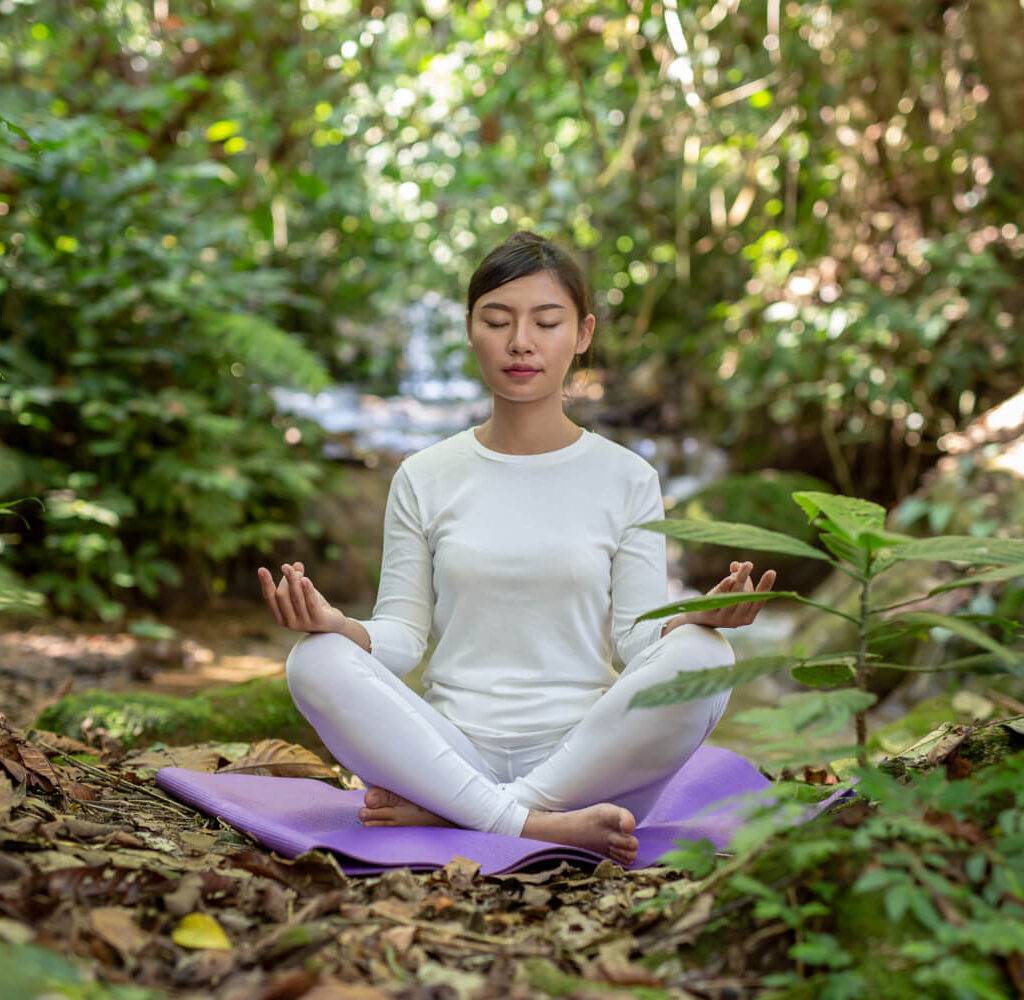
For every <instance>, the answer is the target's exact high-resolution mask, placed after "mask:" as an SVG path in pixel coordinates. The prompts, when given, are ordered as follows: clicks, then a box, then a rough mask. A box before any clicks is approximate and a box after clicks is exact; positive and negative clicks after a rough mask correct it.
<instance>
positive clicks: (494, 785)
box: [285, 625, 735, 836]
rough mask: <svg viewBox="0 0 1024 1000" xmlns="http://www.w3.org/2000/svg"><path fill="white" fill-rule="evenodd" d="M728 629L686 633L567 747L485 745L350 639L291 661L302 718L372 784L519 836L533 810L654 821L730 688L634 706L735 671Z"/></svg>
mask: <svg viewBox="0 0 1024 1000" xmlns="http://www.w3.org/2000/svg"><path fill="white" fill-rule="evenodd" d="M734 662H735V656H734V655H733V651H732V647H731V646H730V645H729V643H728V642H727V641H726V640H725V638H724V637H723V636H721V635H720V634H719V633H718V632H716V631H715V630H713V629H709V628H704V627H703V626H700V625H682V626H679V627H678V628H675V629H673V630H672V631H671V632H669V633H668V635H665V636H662V637H661V638H659V639H656V640H655V641H654V642H652V643H651V644H650V645H649V646H647V647H645V648H644V649H642V650H641V651H640V652H639V653H637V654H636V655H635V656H634V657H633V659H632V660H630V661H629V663H627V664H626V665H625V667H624V669H623V671H622V673H621V674H620V675H619V676H618V677H617V678H616V679H615V681H614V683H613V684H612V685H611V686H610V687H609V688H608V689H607V690H606V691H605V692H604V693H603V694H602V695H601V696H600V698H598V700H597V701H596V702H594V704H593V705H592V706H591V707H590V708H589V709H588V710H587V712H586V714H585V715H584V716H583V717H582V718H581V719H580V721H579V722H578V723H577V724H576V725H575V726H574V727H573V728H572V729H570V730H569V732H568V733H566V734H565V735H564V736H563V737H562V738H561V739H560V740H559V741H558V742H557V743H555V744H553V745H546V746H534V747H527V748H524V749H520V750H491V749H487V748H485V747H482V746H478V745H476V744H475V743H473V742H472V740H470V738H469V737H468V736H467V735H466V734H465V733H464V732H463V731H462V730H461V729H459V728H458V727H457V726H456V725H455V724H454V723H452V722H451V721H449V720H448V719H446V718H445V717H444V716H443V715H441V714H440V713H439V712H438V711H437V710H436V709H435V708H433V706H431V705H429V704H428V703H427V702H426V701H425V700H424V699H423V698H422V697H420V696H419V695H418V694H416V693H415V692H414V691H413V690H412V689H411V688H410V687H409V686H408V685H407V684H406V683H405V682H404V681H402V680H401V678H399V677H397V676H395V674H393V673H392V672H391V671H390V670H388V669H387V668H386V667H385V666H384V665H383V664H382V663H380V661H379V660H377V659H376V658H375V657H374V656H372V655H371V654H370V653H368V652H366V650H365V649H363V648H362V647H361V646H360V645H358V644H357V643H355V642H353V641H352V640H351V639H349V638H348V637H347V636H343V635H340V634H338V633H336V632H323V633H309V634H306V635H304V636H302V637H301V638H300V639H299V640H298V642H296V644H295V646H294V647H293V648H292V650H291V652H290V653H289V654H288V659H287V662H286V665H285V667H286V674H287V680H288V688H289V690H290V691H291V695H292V698H293V699H294V701H295V704H296V706H297V707H298V709H299V711H301V712H302V714H303V715H304V716H305V717H306V718H307V719H308V720H309V721H310V723H311V724H312V725H313V727H314V728H315V729H316V731H317V733H319V735H320V738H321V739H322V740H323V742H324V745H325V746H326V747H327V748H328V749H329V750H330V751H331V753H332V754H334V756H335V757H336V758H337V760H338V761H339V762H340V763H341V764H343V765H344V766H345V767H346V768H348V769H349V770H350V771H352V772H353V773H355V774H357V775H359V777H360V778H361V779H362V781H363V782H364V783H365V784H367V785H377V786H380V787H382V788H387V789H389V790H390V791H393V792H397V793H398V794H399V795H401V796H403V797H404V798H406V799H408V800H409V801H410V802H415V803H416V804H417V805H420V806H422V807H423V808H425V809H428V810H430V812H432V813H435V814H436V815H438V816H442V817H444V818H445V819H447V820H450V821H451V822H452V823H455V824H456V825H458V826H462V827H467V828H469V829H473V830H486V831H490V832H494V833H503V834H508V835H510V836H519V835H520V834H521V833H522V830H523V825H524V824H525V822H526V819H527V816H528V814H529V810H531V809H539V810H544V811H556V812H563V811H566V810H570V809H580V808H582V807H584V806H588V805H593V804H594V803H596V802H614V803H615V804H617V805H621V806H624V807H625V808H627V809H629V810H630V811H631V812H633V813H634V815H636V816H637V819H638V820H640V819H642V817H643V815H644V814H645V813H646V812H647V810H648V809H649V808H650V806H651V805H653V803H654V801H655V800H656V799H657V797H658V794H659V793H660V791H661V789H662V787H663V785H664V784H665V783H666V782H667V781H668V780H669V779H670V778H671V777H672V776H673V775H674V774H675V773H676V771H678V770H679V768H680V766H681V765H682V764H683V763H684V762H685V761H686V760H688V759H689V757H690V756H691V755H692V754H693V752H694V751H695V750H696V749H697V748H698V747H699V746H700V745H701V743H703V742H704V740H705V739H706V738H707V736H708V735H709V734H710V733H711V731H712V730H713V729H714V727H715V726H716V725H717V724H718V720H719V719H721V717H722V714H723V713H724V712H725V707H726V704H727V703H728V701H729V694H730V692H729V691H723V692H721V693H720V694H717V695H713V696H712V697H709V698H700V699H697V700H696V701H688V702H680V703H678V704H674V705H662V706H659V707H657V708H633V709H628V710H627V706H628V704H629V700H630V698H631V697H632V696H633V695H634V694H635V693H636V692H637V691H639V690H641V689H643V688H646V687H650V686H651V685H652V684H657V683H659V682H661V681H667V680H671V679H672V678H673V677H675V675H676V674H677V673H678V672H679V671H681V670H701V669H704V668H706V667H718V666H725V665H731V664H732V663H734Z"/></svg>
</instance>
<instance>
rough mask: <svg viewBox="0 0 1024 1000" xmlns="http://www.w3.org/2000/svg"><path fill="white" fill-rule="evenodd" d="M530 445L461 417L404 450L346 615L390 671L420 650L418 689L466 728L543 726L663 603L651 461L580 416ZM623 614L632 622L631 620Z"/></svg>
mask: <svg viewBox="0 0 1024 1000" xmlns="http://www.w3.org/2000/svg"><path fill="white" fill-rule="evenodd" d="M582 431H583V433H582V434H581V436H580V437H579V438H577V439H576V441H574V442H573V443H572V444H570V445H567V446H566V447H564V448H558V449H556V450H554V451H548V452H542V453H541V454H539V455H509V454H505V453H504V452H499V451H493V450H492V449H490V448H487V447H485V446H484V445H483V444H482V443H481V442H480V441H479V439H478V438H477V437H476V435H475V434H474V433H473V428H468V429H466V430H464V431H460V432H458V433H456V434H454V435H452V436H451V437H449V438H446V439H445V440H443V441H439V442H437V443H436V444H433V445H430V446H429V447H427V448H424V449H422V450H421V451H419V452H416V453H415V454H413V455H409V456H407V457H406V458H405V459H404V460H403V461H402V463H401V464H400V465H399V467H398V469H397V470H396V472H395V475H394V477H393V478H392V481H391V486H390V489H389V492H388V499H387V504H386V507H385V511H384V548H383V554H382V560H381V578H380V587H379V590H378V593H377V602H376V604H375V606H374V609H373V617H372V618H370V619H368V620H363V619H355V620H356V621H360V622H361V624H362V625H363V626H364V627H365V628H366V630H367V632H369V634H370V639H371V641H372V653H373V655H374V656H375V657H376V658H377V659H378V660H379V661H380V662H381V663H382V664H384V666H386V667H387V668H388V669H389V670H391V671H392V672H394V673H395V674H397V675H399V676H401V675H403V674H405V673H408V672H409V671H410V670H412V669H413V668H414V667H415V666H416V665H417V664H418V663H419V662H420V660H421V659H422V657H423V654H424V652H425V650H426V647H427V636H428V633H430V632H431V629H432V633H433V635H434V637H435V638H436V640H437V645H436V648H435V649H434V652H433V655H432V656H431V658H430V664H429V666H428V668H427V670H426V672H425V674H424V681H425V684H426V690H425V693H424V697H425V698H426V700H427V701H428V702H429V703H430V704H431V705H433V706H434V707H435V708H436V709H437V710H438V711H439V712H440V713H441V714H442V715H444V716H446V717H447V718H448V719H450V720H451V721H452V722H454V723H455V724H456V725H457V726H458V727H459V728H460V729H462V730H463V732H465V733H466V734H467V735H468V736H469V737H470V738H471V739H473V740H474V741H476V742H478V743H482V744H485V745H487V746H489V747H494V748H501V747H507V748H509V749H511V748H515V747H522V746H528V745H530V744H534V743H538V744H539V743H544V742H547V741H548V740H554V739H557V738H558V737H559V736H561V735H562V734H564V733H565V732H566V731H568V730H569V729H570V728H571V727H572V726H573V725H575V724H576V723H577V722H578V721H579V720H580V718H582V716H583V714H584V713H585V712H586V710H587V709H588V708H589V707H590V706H591V705H592V704H593V703H594V702H595V701H596V700H597V699H598V698H599V697H600V695H601V694H602V692H603V691H605V690H606V689H607V688H608V687H609V686H610V685H611V683H612V682H613V681H614V679H615V677H616V673H615V670H614V668H613V661H612V645H611V643H612V642H613V641H614V650H615V652H616V653H617V654H618V656H619V659H620V660H621V661H622V662H623V663H624V664H625V663H628V662H629V661H630V659H631V658H632V657H633V656H635V655H636V654H637V653H638V652H640V650H642V649H644V648H645V647H646V646H647V645H649V644H650V643H651V642H653V641H654V640H655V639H657V638H658V636H659V633H660V631H661V627H662V626H663V625H664V624H665V619H664V618H657V619H650V620H648V621H643V622H639V623H638V624H636V625H635V627H632V626H633V625H634V621H635V619H636V617H637V616H638V615H640V614H643V613H644V612H645V611H650V610H652V609H654V608H657V607H660V606H662V605H664V604H667V603H668V601H669V598H668V574H667V569H668V567H667V559H666V538H665V535H663V534H661V533H660V532H656V531H650V530H648V529H642V528H636V527H631V526H633V525H636V524H639V523H640V522H644V521H655V520H662V519H664V517H665V506H664V502H663V500H662V495H661V487H660V484H659V481H658V473H657V470H656V469H655V468H654V467H653V466H652V465H651V464H650V463H649V462H647V460H646V459H644V458H642V457H641V456H639V455H637V454H635V453H634V452H632V451H630V450H629V449H628V448H625V447H623V446H622V445H620V444H618V443H616V442H614V441H611V440H610V439H608V438H605V437H602V436H601V435H600V434H597V433H595V432H593V431H588V430H587V429H586V428H582ZM631 627H632V630H631Z"/></svg>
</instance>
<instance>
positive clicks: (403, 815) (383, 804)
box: [359, 785, 455, 826]
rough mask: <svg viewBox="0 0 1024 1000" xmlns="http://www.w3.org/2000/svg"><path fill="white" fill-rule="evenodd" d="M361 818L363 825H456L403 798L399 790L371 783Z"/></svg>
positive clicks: (360, 814)
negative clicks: (391, 789)
mask: <svg viewBox="0 0 1024 1000" xmlns="http://www.w3.org/2000/svg"><path fill="white" fill-rule="evenodd" d="M363 803H364V805H363V808H362V809H360V810H359V819H360V820H361V821H362V824H363V826H454V825H455V824H454V823H450V822H449V821H448V820H446V819H443V818H442V817H441V816H438V815H436V814H435V813H432V812H430V810H428V809H424V808H423V807H422V806H418V805H416V803H415V802H410V801H409V800H408V799H405V798H402V796H401V795H399V794H398V793H397V792H391V791H388V789H386V788H380V787H378V786H377V785H370V786H369V787H368V788H367V789H366V794H365V795H364V796H363Z"/></svg>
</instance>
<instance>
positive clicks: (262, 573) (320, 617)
mask: <svg viewBox="0 0 1024 1000" xmlns="http://www.w3.org/2000/svg"><path fill="white" fill-rule="evenodd" d="M281 570H282V573H283V575H282V577H281V582H280V583H278V584H277V585H276V586H275V585H274V577H273V575H272V574H271V572H270V570H269V569H267V568H266V567H265V566H260V567H259V569H257V570H256V575H257V576H258V577H259V578H260V590H261V591H262V592H263V597H264V600H266V602H267V605H268V607H269V608H270V611H271V614H273V616H274V621H276V622H277V624H278V625H282V626H284V628H290V629H293V630H294V631H296V632H340V631H341V629H342V625H343V624H344V622H345V621H346V620H347V619H346V616H345V614H344V613H343V612H341V611H339V610H338V609H337V608H335V607H332V605H331V604H330V602H329V601H328V600H327V598H326V597H324V595H323V594H321V593H320V591H319V590H317V589H316V587H314V586H313V581H312V580H310V578H309V577H308V576H306V575H305V573H304V571H303V566H302V563H300V562H295V563H285V564H284V565H283V566H282V567H281Z"/></svg>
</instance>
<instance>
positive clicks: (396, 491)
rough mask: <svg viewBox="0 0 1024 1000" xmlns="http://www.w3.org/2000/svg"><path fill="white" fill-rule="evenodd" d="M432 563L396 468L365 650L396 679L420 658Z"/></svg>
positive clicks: (410, 492)
mask: <svg viewBox="0 0 1024 1000" xmlns="http://www.w3.org/2000/svg"><path fill="white" fill-rule="evenodd" d="M432 576H433V561H432V558H431V554H430V546H429V545H428V543H427V538H426V535H425V533H424V530H423V525H422V522H421V519H420V506H419V501H418V499H417V497H416V493H415V491H414V489H413V486H412V482H411V481H410V479H409V474H408V472H406V470H405V467H404V466H403V465H399V467H398V469H397V471H396V472H395V474H394V476H393V477H392V479H391V485H390V487H389V489H388V498H387V503H386V504H385V506H384V545H383V552H382V554H381V570H380V586H379V587H378V589H377V603H376V604H375V605H374V607H373V616H372V617H371V618H369V619H360V618H355V619H353V621H358V622H359V624H360V625H362V626H363V628H365V629H366V631H367V632H368V633H369V634H370V642H371V649H370V652H371V653H372V654H373V656H375V657H376V658H377V659H378V660H379V661H380V662H381V663H382V664H384V666H385V667H387V668H388V670H390V671H391V672H392V673H394V674H396V675H397V676H399V677H401V676H403V675H404V674H407V673H409V671H410V670H412V669H413V668H414V667H415V666H417V665H418V664H419V662H420V660H421V659H422V658H423V654H424V652H426V648H427V636H428V635H429V633H430V624H431V621H432V619H433V613H434V593H433V584H432V582H431V581H432Z"/></svg>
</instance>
